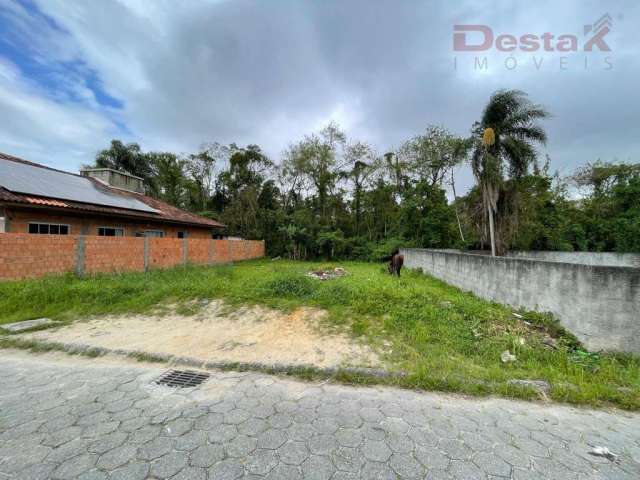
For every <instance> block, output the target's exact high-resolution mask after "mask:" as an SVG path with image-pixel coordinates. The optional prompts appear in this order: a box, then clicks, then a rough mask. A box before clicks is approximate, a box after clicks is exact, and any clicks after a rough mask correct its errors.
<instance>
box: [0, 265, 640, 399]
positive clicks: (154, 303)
mask: <svg viewBox="0 0 640 480" xmlns="http://www.w3.org/2000/svg"><path fill="white" fill-rule="evenodd" d="M332 266H333V265H328V264H327V265H323V264H318V263H310V262H294V261H289V260H279V261H272V260H260V261H251V262H245V263H241V264H238V265H235V266H217V267H185V268H176V269H172V270H163V271H153V272H150V273H148V274H143V273H131V274H123V275H100V276H97V277H93V278H86V279H78V278H75V277H73V276H64V277H57V278H47V279H44V280H30V281H19V282H4V283H0V323H7V322H11V321H17V320H24V319H28V318H36V317H41V316H47V317H51V318H54V319H58V320H73V319H76V318H81V317H85V316H89V315H97V314H109V313H124V312H145V311H150V310H154V309H157V308H158V306H159V305H166V304H168V303H178V304H184V303H187V304H188V308H186V309H185V313H193V310H194V306H193V305H198V304H199V303H200V302H193V300H196V299H205V298H224V299H225V301H227V302H228V303H229V304H230V305H241V304H262V305H267V306H271V307H274V308H280V309H294V308H296V307H299V306H302V305H310V306H317V307H320V308H324V309H326V310H327V311H328V312H329V316H328V320H327V323H328V325H327V326H328V327H331V328H340V329H344V330H346V331H349V332H350V333H351V334H352V335H354V336H357V337H359V338H360V339H361V340H362V341H366V342H368V343H370V344H371V345H372V346H373V347H374V348H375V349H377V351H378V352H380V353H381V354H382V356H383V358H384V360H385V361H386V363H387V366H388V368H390V369H391V370H401V371H405V372H406V373H407V375H406V376H405V377H403V378H396V379H393V380H384V381H388V382H394V383H396V384H399V385H401V386H404V387H411V388H421V389H429V390H441V391H453V392H463V393H468V394H476V395H485V394H500V395H506V396H511V397H519V398H534V397H536V396H537V395H538V394H537V393H536V392H535V391H534V390H532V389H530V388H528V387H522V386H517V385H512V384H509V383H508V381H509V380H511V379H531V380H546V381H548V382H549V383H550V384H551V385H552V388H551V392H550V393H549V396H550V397H551V398H553V399H555V400H558V401H564V402H571V403H576V404H588V405H608V404H612V405H617V406H619V407H622V408H627V409H640V360H639V359H638V358H637V357H632V356H628V355H613V354H612V355H605V354H599V355H594V354H589V353H587V352H584V351H583V350H582V349H581V348H580V346H579V345H578V343H577V342H576V340H575V339H574V338H573V337H571V336H570V335H568V334H566V332H564V331H563V330H562V328H560V327H559V326H558V325H557V324H556V323H555V322H554V321H553V319H551V318H550V317H549V316H547V315H541V314H536V313H532V312H519V314H520V315H521V316H522V317H523V318H517V317H516V316H514V315H513V312H512V311H511V309H509V308H507V307H505V306H502V305H498V304H494V303H490V302H487V301H484V300H481V299H479V298H477V297H475V296H473V295H471V294H468V293H464V292H461V291H460V290H458V289H456V288H454V287H451V286H448V285H447V284H445V283H443V282H440V281H438V280H435V279H433V278H430V277H427V276H424V275H421V274H420V273H418V272H406V273H403V276H402V277H401V278H400V279H397V278H394V277H391V276H389V275H388V274H387V273H386V270H385V267H384V266H383V265H376V264H366V263H358V262H346V263H343V264H341V265H340V266H342V267H344V268H346V269H347V271H348V272H349V275H347V276H346V277H342V278H338V279H334V280H329V281H324V282H322V281H319V280H316V279H313V278H309V277H306V276H305V274H306V273H307V272H308V271H310V270H316V269H320V268H330V267H332ZM5 338H16V337H14V336H10V337H5ZM0 345H2V344H0ZM505 350H509V351H510V352H511V353H512V354H515V355H516V357H517V360H516V361H515V362H513V363H506V364H505V363H502V362H501V360H500V354H501V353H502V352H503V351H505ZM339 378H340V379H341V380H343V381H353V382H363V381H369V380H366V379H362V378H357V376H353V375H351V376H350V375H349V374H347V373H344V374H343V373H341V374H340V376H339ZM381 381H382V380H381Z"/></svg>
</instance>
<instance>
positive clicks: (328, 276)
mask: <svg viewBox="0 0 640 480" xmlns="http://www.w3.org/2000/svg"><path fill="white" fill-rule="evenodd" d="M346 274H347V271H346V270H345V269H344V268H341V267H336V268H334V269H333V270H315V271H311V272H309V273H307V276H308V277H312V278H317V279H318V280H332V279H334V278H340V277H344V276H345V275H346Z"/></svg>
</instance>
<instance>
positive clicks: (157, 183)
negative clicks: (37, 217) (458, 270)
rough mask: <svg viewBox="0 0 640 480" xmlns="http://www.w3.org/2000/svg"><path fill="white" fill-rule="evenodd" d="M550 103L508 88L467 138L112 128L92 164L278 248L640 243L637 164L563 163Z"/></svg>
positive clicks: (304, 253) (344, 253)
mask: <svg viewBox="0 0 640 480" xmlns="http://www.w3.org/2000/svg"><path fill="white" fill-rule="evenodd" d="M546 117H547V113H546V111H545V110H544V109H543V108H542V107H540V106H537V105H534V104H532V103H531V102H530V101H529V100H528V99H527V97H526V95H525V94H524V93H522V92H518V91H498V92H496V93H495V94H494V95H493V96H492V97H491V99H490V100H489V102H488V104H487V107H486V108H485V110H484V112H483V114H482V117H481V119H480V120H479V121H478V122H476V123H475V124H474V125H473V126H472V127H471V135H470V136H469V138H460V137H457V136H455V135H453V134H451V133H450V132H449V131H448V130H447V129H445V128H443V127H439V126H429V127H427V128H426V129H425V131H424V132H423V133H422V134H420V135H416V136H415V137H413V138H410V139H408V140H407V141H406V142H404V143H403V144H402V145H401V146H400V147H399V148H398V149H396V150H395V151H390V152H387V153H384V154H382V155H380V154H379V153H378V152H375V151H374V149H373V148H372V147H371V146H370V145H368V144H367V143H366V142H361V141H358V140H354V139H350V138H348V137H347V135H346V134H345V132H343V131H342V130H341V129H340V127H339V126H338V125H336V124H333V123H331V124H329V125H327V126H326V127H325V128H323V129H322V130H321V131H319V132H315V133H311V134H309V135H308V136H305V137H304V138H302V139H300V140H299V141H297V142H295V143H293V144H291V145H290V147H289V148H288V149H287V150H286V151H285V152H283V154H282V158H280V159H278V161H274V160H272V159H270V158H268V157H267V156H266V155H265V154H264V153H263V152H262V150H261V149H260V147H259V146H257V145H247V146H244V147H243V146H238V145H235V144H231V145H221V144H219V143H210V144H205V145H203V146H202V148H200V149H199V151H198V152H195V153H193V154H187V155H184V154H182V155H178V154H174V153H170V152H143V151H142V150H141V149H140V147H139V146H138V145H137V144H135V143H133V144H123V143H122V142H121V141H118V140H113V141H112V142H111V146H110V147H109V148H108V149H105V150H102V151H100V152H99V153H98V154H97V155H96V162H95V166H99V167H110V168H115V169H118V170H124V171H128V172H130V173H133V174H135V175H138V176H140V177H142V178H143V179H144V181H145V185H146V188H147V192H148V193H149V194H150V195H152V196H155V197H157V198H160V199H163V200H165V201H167V202H169V203H171V204H173V205H176V206H178V207H180V208H184V209H186V210H189V211H192V212H196V213H198V214H200V215H204V216H209V217H212V218H216V219H218V220H220V221H222V222H223V223H224V224H225V225H227V233H228V234H229V235H237V236H242V237H245V238H257V239H265V240H266V242H267V248H268V252H269V254H271V255H281V256H287V257H291V258H316V257H325V258H357V259H378V258H380V257H381V256H383V255H385V254H387V253H388V251H389V250H391V249H392V248H394V247H396V246H400V245H404V246H419V247H433V248H482V249H491V246H492V245H493V247H494V249H495V250H496V253H498V254H500V253H503V252H504V251H506V250H507V249H521V250H529V249H532V250H606V251H620V252H624V251H640V164H635V165H629V164H624V163H602V162H595V163H590V164H587V165H586V166H584V167H582V168H580V169H579V170H578V171H576V172H575V174H574V175H572V176H571V177H568V178H560V177H559V176H558V175H552V174H551V173H550V172H549V168H550V167H549V159H548V158H547V159H546V160H545V162H544V163H543V164H542V165H541V164H540V161H539V159H538V158H537V155H536V148H535V146H536V144H543V143H544V142H545V140H546V133H545V131H544V128H543V127H542V124H541V123H540V122H541V121H543V120H544V119H545V118H546ZM466 163H470V164H471V167H472V170H473V172H474V175H475V178H476V180H477V184H476V186H474V187H473V188H472V189H471V190H470V191H469V192H468V193H467V194H466V195H464V196H462V197H458V196H456V190H455V177H454V172H455V168H456V167H457V166H459V165H463V164H466ZM448 188H451V189H452V191H453V194H454V198H455V199H454V200H453V201H448V199H447V195H446V190H447V189H448ZM492 239H493V241H492Z"/></svg>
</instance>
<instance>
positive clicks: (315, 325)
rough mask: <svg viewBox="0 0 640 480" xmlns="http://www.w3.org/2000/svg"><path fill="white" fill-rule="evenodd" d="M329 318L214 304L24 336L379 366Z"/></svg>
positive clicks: (236, 358)
mask: <svg viewBox="0 0 640 480" xmlns="http://www.w3.org/2000/svg"><path fill="white" fill-rule="evenodd" d="M325 314H326V312H324V311H322V310H318V309H312V308H299V309H297V310H295V311H293V312H291V313H289V314H287V313H283V312H281V311H278V310H273V309H269V308H265V307H259V306H253V307H241V308H237V309H230V308H228V307H226V306H225V305H224V303H223V302H221V301H212V302H211V303H209V304H208V305H207V306H206V307H204V308H203V309H202V310H201V311H200V312H199V313H198V314H196V315H193V316H183V315H178V314H175V313H174V314H167V315H158V316H154V315H123V316H107V317H102V318H95V319H90V320H87V321H78V322H75V323H73V324H71V325H68V326H65V327H61V328H59V329H52V330H43V331H39V332H33V333H30V334H25V335H24V336H25V337H29V338H34V339H40V340H48V341H55V342H62V343H80V344H84V345H91V346H96V347H105V348H113V349H116V348H121V349H125V350H137V351H143V352H148V353H166V354H171V355H177V356H185V357H192V358H197V359H201V360H203V361H228V362H259V363H265V364H273V363H282V364H312V365H316V366H318V367H332V366H345V365H350V366H376V365H379V363H380V362H379V360H378V357H377V355H376V354H375V353H374V352H372V351H371V349H370V348H369V347H367V346H365V345H360V344H358V343H357V342H355V341H354V340H353V339H351V338H349V337H348V336H347V335H343V334H339V333H334V332H327V331H326V329H323V328H322V327H321V325H320V322H321V321H322V319H323V317H324V315H325Z"/></svg>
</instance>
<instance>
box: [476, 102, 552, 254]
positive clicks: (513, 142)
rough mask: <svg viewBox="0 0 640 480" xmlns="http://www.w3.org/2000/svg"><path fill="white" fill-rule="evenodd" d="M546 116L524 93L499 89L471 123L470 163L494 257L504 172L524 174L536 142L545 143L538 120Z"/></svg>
mask: <svg viewBox="0 0 640 480" xmlns="http://www.w3.org/2000/svg"><path fill="white" fill-rule="evenodd" d="M548 116H549V114H548V113H547V111H546V110H545V109H544V108H542V107H541V106H539V105H534V104H533V103H531V102H530V101H529V99H528V98H527V95H526V93H524V92H521V91H519V90H498V91H497V92H495V93H494V94H493V95H492V96H491V98H490V99H489V103H488V104H487V105H486V107H485V108H484V111H483V113H482V118H481V119H480V122H478V123H477V124H476V125H474V129H473V132H474V137H475V139H476V145H475V150H474V153H473V156H472V162H471V165H472V169H473V173H474V175H475V177H476V180H477V181H478V185H479V187H480V190H481V192H482V203H483V207H484V210H485V212H486V216H487V220H488V222H489V230H490V236H491V254H492V255H494V256H495V255H496V254H502V253H503V252H504V242H503V240H502V238H501V237H500V231H499V230H498V231H496V213H497V207H498V200H499V196H500V190H501V188H502V186H503V180H504V176H505V173H506V174H508V175H509V177H511V178H513V179H516V180H517V179H519V178H521V177H522V176H523V175H524V174H526V173H527V170H528V168H529V165H530V164H531V163H532V162H533V160H534V159H535V158H536V151H535V144H545V143H546V140H547V135H546V132H545V130H544V128H543V127H542V126H541V125H540V123H539V121H540V120H543V119H545V118H547V117H548ZM500 220H503V221H504V220H505V219H504V218H502V219H500Z"/></svg>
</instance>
